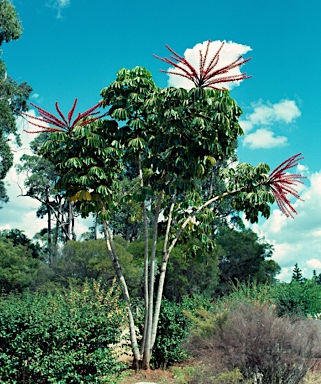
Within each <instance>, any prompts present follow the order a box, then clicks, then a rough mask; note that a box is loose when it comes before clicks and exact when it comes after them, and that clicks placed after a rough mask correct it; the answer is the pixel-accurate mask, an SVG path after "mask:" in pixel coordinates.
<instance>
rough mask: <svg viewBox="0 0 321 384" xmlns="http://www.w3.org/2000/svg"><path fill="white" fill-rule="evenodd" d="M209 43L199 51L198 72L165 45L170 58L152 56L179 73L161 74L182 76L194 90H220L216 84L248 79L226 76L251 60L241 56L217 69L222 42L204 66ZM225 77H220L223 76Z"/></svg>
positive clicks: (168, 71) (243, 75)
mask: <svg viewBox="0 0 321 384" xmlns="http://www.w3.org/2000/svg"><path fill="white" fill-rule="evenodd" d="M210 44H211V41H210V40H208V42H207V47H206V50H205V52H204V53H203V52H202V51H199V56H200V60H199V70H198V71H197V70H196V68H195V67H193V65H192V64H190V63H189V62H188V61H187V60H186V59H185V57H183V56H181V55H179V54H178V53H177V52H175V51H174V50H173V49H172V48H170V47H169V46H168V45H166V48H167V49H168V50H169V51H170V52H171V53H172V55H171V56H170V58H167V57H164V58H163V57H159V56H157V55H153V56H154V57H156V59H158V60H161V61H164V62H165V63H167V64H170V65H172V66H173V67H175V68H177V69H178V70H179V72H175V71H171V70H162V69H161V70H160V71H161V72H164V73H167V74H172V75H177V76H182V77H185V78H186V79H188V80H191V81H192V82H193V83H194V85H195V87H196V88H212V89H219V90H221V89H222V88H219V87H217V86H216V85H215V84H218V83H229V82H233V81H240V80H245V79H249V78H250V77H251V76H247V75H246V73H245V72H244V73H241V74H238V75H228V72H229V71H230V70H231V69H234V68H237V67H240V66H241V65H243V64H245V63H246V62H248V61H249V60H251V58H248V59H243V56H242V55H241V56H239V57H238V58H237V59H236V60H235V61H233V62H232V63H230V64H228V65H225V66H224V67H221V68H217V65H218V63H219V60H220V53H221V51H222V48H223V46H224V44H225V42H224V41H223V42H222V44H221V46H220V47H219V49H218V50H217V52H216V53H215V54H214V56H213V57H212V58H211V59H210V60H209V63H208V64H206V62H207V59H208V51H209V47H210ZM225 74H227V75H226V76H222V75H225Z"/></svg>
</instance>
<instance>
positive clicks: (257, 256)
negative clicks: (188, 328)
mask: <svg viewBox="0 0 321 384" xmlns="http://www.w3.org/2000/svg"><path fill="white" fill-rule="evenodd" d="M216 241H217V244H218V245H219V246H220V248H221V255H220V258H219V275H220V277H219V285H218V287H217V290H216V291H217V292H218V293H228V291H229V290H231V289H232V286H233V285H234V284H236V283H237V282H240V283H242V282H246V281H247V282H254V281H255V282H256V283H273V282H275V276H276V275H277V274H278V273H280V271H281V268H280V266H279V265H278V264H277V263H276V262H275V261H274V260H268V259H269V258H270V257H271V256H272V254H273V247H272V246H271V244H269V243H267V242H265V241H262V240H261V239H259V237H258V235H257V234H256V233H254V232H253V231H252V230H251V229H246V230H243V231H236V230H234V229H232V228H229V227H223V228H220V229H219V231H218V234H217V236H216Z"/></svg>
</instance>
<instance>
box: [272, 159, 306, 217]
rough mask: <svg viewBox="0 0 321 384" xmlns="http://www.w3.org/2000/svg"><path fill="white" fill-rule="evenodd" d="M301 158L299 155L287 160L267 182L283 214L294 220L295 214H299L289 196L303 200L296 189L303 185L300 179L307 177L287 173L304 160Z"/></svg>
mask: <svg viewBox="0 0 321 384" xmlns="http://www.w3.org/2000/svg"><path fill="white" fill-rule="evenodd" d="M300 156H301V153H298V154H296V155H294V156H292V157H290V158H289V159H287V160H285V161H284V162H283V163H282V164H280V165H279V166H278V167H277V168H275V170H274V171H273V172H272V173H271V174H270V175H269V178H268V180H267V186H268V187H269V188H270V190H271V192H272V193H273V195H274V198H275V201H276V203H277V205H278V206H279V208H280V210H281V212H283V213H284V214H285V216H286V217H292V218H294V216H293V213H297V212H296V210H295V208H294V207H293V205H292V204H291V202H290V200H289V199H288V197H287V194H290V195H292V196H294V197H296V198H297V199H299V200H302V199H301V198H300V196H299V194H298V192H297V191H296V190H295V188H294V187H296V186H297V184H298V183H300V184H303V182H302V181H301V180H300V179H305V178H306V177H305V176H302V175H300V174H290V173H286V171H287V170H289V169H290V168H293V167H296V166H297V165H298V162H299V161H300V160H302V159H303V157H300Z"/></svg>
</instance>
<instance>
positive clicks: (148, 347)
mask: <svg viewBox="0 0 321 384" xmlns="http://www.w3.org/2000/svg"><path fill="white" fill-rule="evenodd" d="M162 200H163V191H161V192H159V193H158V197H157V204H156V211H155V216H154V223H153V240H152V250H151V259H150V268H149V302H148V310H146V312H145V316H147V330H146V340H144V355H143V362H142V368H143V369H147V370H149V369H150V359H151V356H152V349H153V346H152V330H153V315H154V285H155V265H156V246H157V238H158V218H159V214H160V210H161V205H162Z"/></svg>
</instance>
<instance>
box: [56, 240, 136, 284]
mask: <svg viewBox="0 0 321 384" xmlns="http://www.w3.org/2000/svg"><path fill="white" fill-rule="evenodd" d="M126 246H127V242H126V241H124V240H123V239H122V238H115V248H116V249H117V253H118V254H119V257H120V259H121V262H122V265H123V268H124V273H126V276H128V285H129V287H130V288H131V289H132V290H136V291H138V290H139V285H140V281H141V269H140V268H139V267H138V265H137V264H136V263H134V262H133V255H132V254H131V253H130V252H129V251H128V250H127V249H126ZM52 269H53V272H54V279H55V281H58V282H60V283H61V284H62V285H64V286H66V287H68V285H69V284H71V283H72V284H77V285H80V286H81V285H83V284H84V282H85V280H86V279H89V280H91V281H92V280H99V281H100V282H101V283H102V284H103V285H104V286H105V287H106V286H111V284H112V281H113V280H114V279H115V271H114V268H113V266H112V263H111V260H110V259H109V258H106V244H105V241H104V239H98V240H88V241H69V242H68V243H66V244H65V245H64V247H63V248H62V250H61V252H60V253H59V256H58V257H57V258H56V260H55V262H54V265H53V268H52Z"/></svg>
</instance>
